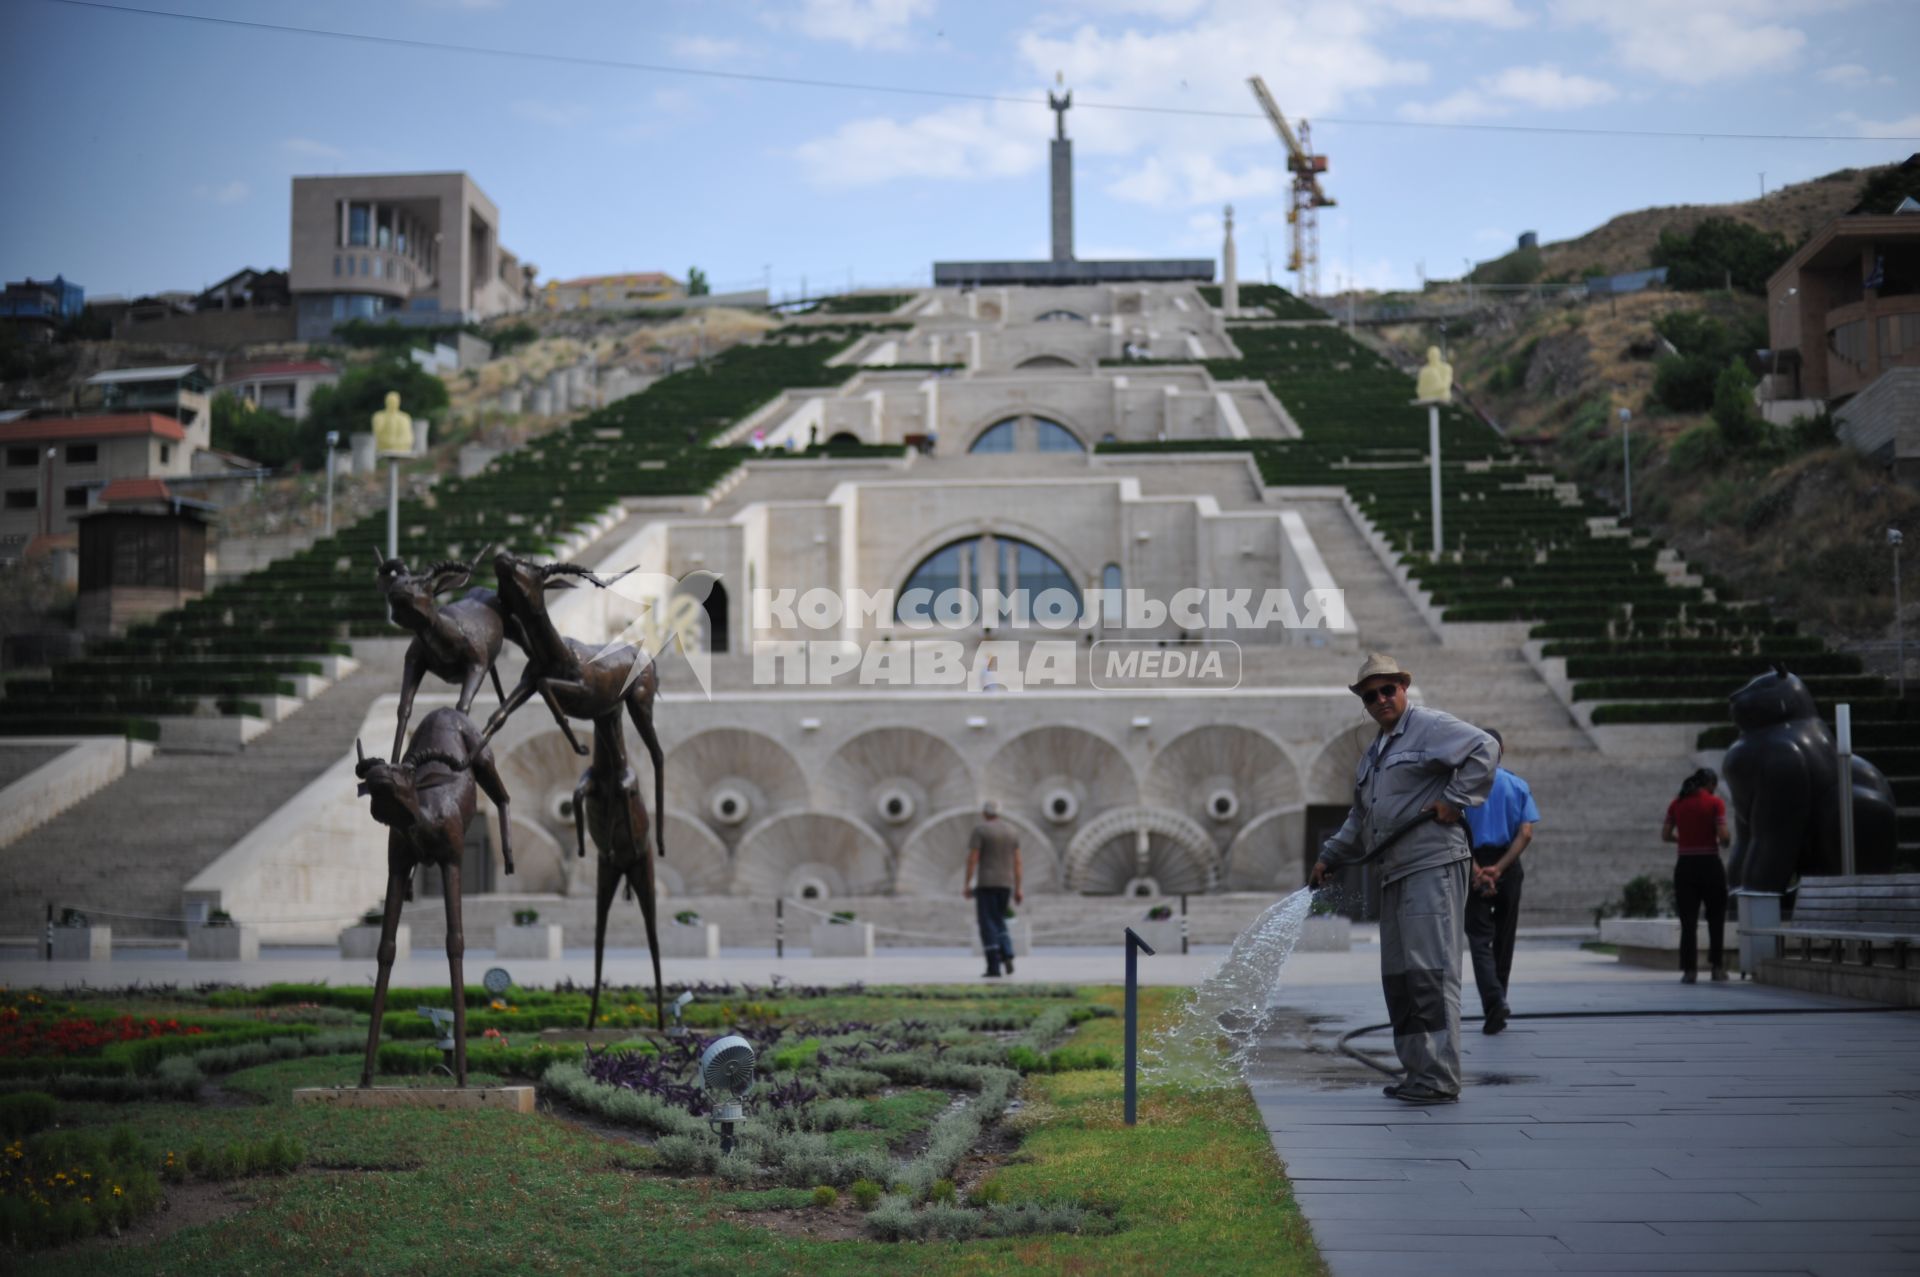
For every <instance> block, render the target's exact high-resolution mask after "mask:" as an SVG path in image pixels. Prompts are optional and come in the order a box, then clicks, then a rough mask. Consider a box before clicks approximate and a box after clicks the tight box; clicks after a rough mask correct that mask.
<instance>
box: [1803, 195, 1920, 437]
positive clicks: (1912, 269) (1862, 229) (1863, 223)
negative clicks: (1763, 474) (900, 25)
mask: <svg viewBox="0 0 1920 1277" xmlns="http://www.w3.org/2000/svg"><path fill="white" fill-rule="evenodd" d="M1767 328H1768V339H1769V343H1770V344H1771V345H1772V347H1773V349H1774V352H1775V355H1776V358H1777V359H1778V364H1779V366H1778V369H1777V370H1776V371H1775V372H1774V373H1773V374H1772V375H1771V377H1770V380H1771V381H1772V383H1773V385H1772V386H1771V387H1770V389H1771V390H1772V392H1773V394H1772V396H1771V397H1773V398H1776V399H1818V400H1825V401H1828V402H1831V401H1833V400H1843V399H1846V398H1848V397H1849V396H1851V395H1854V394H1857V393H1859V392H1860V391H1862V390H1865V389H1866V388H1867V387H1868V386H1870V385H1872V384H1873V382H1874V381H1875V380H1876V379H1877V378H1879V376H1880V375H1881V374H1882V373H1884V372H1886V371H1887V370H1888V369H1890V368H1901V367H1905V368H1914V367H1920V213H1894V214H1882V215H1877V216H1856V217H1836V218H1835V219H1834V220H1832V221H1831V222H1828V223H1827V224H1826V225H1825V226H1823V227H1821V228H1820V229H1819V230H1818V231H1816V232H1814V234H1813V236H1812V238H1810V239H1809V240H1808V241H1807V242H1806V243H1805V244H1803V245H1802V246H1801V247H1800V251H1799V252H1797V253H1795V254H1794V255H1793V256H1792V257H1790V258H1788V259H1787V263H1786V265H1784V266H1782V267H1781V268H1780V269H1779V270H1777V271H1775V272H1774V273H1773V277H1772V278H1771V279H1769V280H1768V281H1767Z"/></svg>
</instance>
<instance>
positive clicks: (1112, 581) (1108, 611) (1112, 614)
mask: <svg viewBox="0 0 1920 1277" xmlns="http://www.w3.org/2000/svg"><path fill="white" fill-rule="evenodd" d="M1121 579H1122V578H1121V576H1120V565H1119V564H1118V563H1109V564H1107V566H1105V567H1104V568H1101V569H1100V588H1101V589H1102V590H1105V591H1106V592H1107V597H1106V598H1104V599H1102V600H1101V604H1102V607H1101V612H1100V619H1101V620H1103V621H1105V622H1106V623H1107V624H1108V625H1118V624H1120V618H1121V617H1122V616H1123V615H1124V614H1125V613H1124V610H1123V608H1122V606H1121V599H1120V591H1121Z"/></svg>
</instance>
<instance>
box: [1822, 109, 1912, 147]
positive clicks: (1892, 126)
mask: <svg viewBox="0 0 1920 1277" xmlns="http://www.w3.org/2000/svg"><path fill="white" fill-rule="evenodd" d="M1834 118H1835V119H1837V120H1839V121H1840V122H1841V123H1842V124H1845V125H1847V126H1848V127H1850V128H1852V129H1854V130H1856V131H1858V132H1859V134H1860V136H1861V137H1887V138H1899V139H1901V140H1903V141H1909V142H1910V141H1913V140H1915V139H1916V138H1920V115H1909V116H1907V117H1906V118H1905V119H1901V120H1867V119H1862V118H1861V117H1860V116H1857V115H1855V114H1854V113H1853V112H1852V111H1842V112H1840V114H1839V115H1837V116H1835V117H1834Z"/></svg>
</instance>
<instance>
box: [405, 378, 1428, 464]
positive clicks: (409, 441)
mask: <svg viewBox="0 0 1920 1277" xmlns="http://www.w3.org/2000/svg"><path fill="white" fill-rule="evenodd" d="M1421 384H1422V385H1425V384H1426V383H1425V382H1422V383H1421ZM373 447H374V451H376V452H378V453H380V454H381V455H382V456H386V455H390V454H397V455H399V456H403V457H411V456H412V455H413V418H412V417H411V416H409V415H408V414H406V413H404V412H401V411H400V395H399V393H398V392H397V391H392V390H389V391H388V392H387V406H386V407H385V408H382V409H381V410H380V411H379V412H376V413H374V414H373Z"/></svg>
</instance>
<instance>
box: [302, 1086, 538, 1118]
mask: <svg viewBox="0 0 1920 1277" xmlns="http://www.w3.org/2000/svg"><path fill="white" fill-rule="evenodd" d="M293 1102H294V1103H295V1104H331V1105H332V1106H333V1107H335V1108H346V1109H386V1108H428V1109H505V1110H506V1111H507V1112H509V1113H531V1112H533V1088H532V1087H530V1086H470V1087H467V1088H466V1089H465V1090H462V1089H460V1088H459V1087H453V1086H370V1087H367V1088H365V1089H362V1088H360V1087H357V1086H303V1087H300V1088H298V1089H297V1090H295V1091H294V1093H293Z"/></svg>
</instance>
